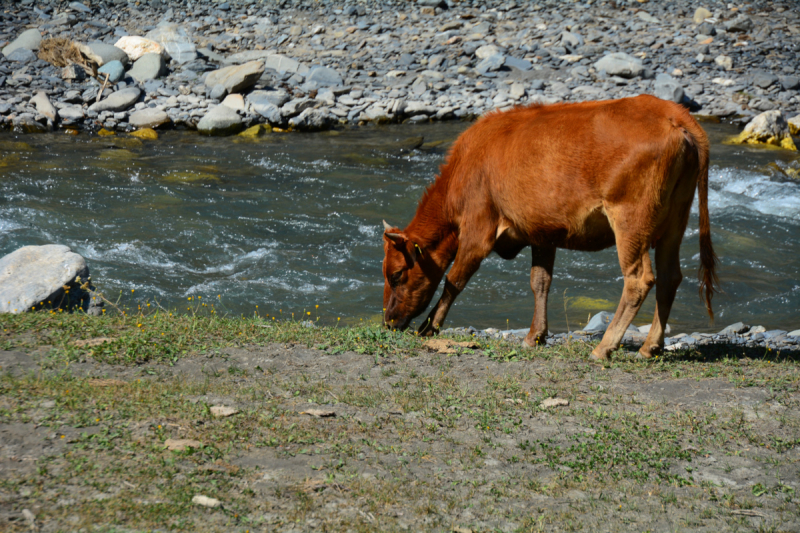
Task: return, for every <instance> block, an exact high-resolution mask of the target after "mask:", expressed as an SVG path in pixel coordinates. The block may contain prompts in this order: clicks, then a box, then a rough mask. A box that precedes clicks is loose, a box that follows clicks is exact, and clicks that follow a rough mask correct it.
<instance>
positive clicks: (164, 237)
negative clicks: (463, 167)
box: [0, 122, 800, 331]
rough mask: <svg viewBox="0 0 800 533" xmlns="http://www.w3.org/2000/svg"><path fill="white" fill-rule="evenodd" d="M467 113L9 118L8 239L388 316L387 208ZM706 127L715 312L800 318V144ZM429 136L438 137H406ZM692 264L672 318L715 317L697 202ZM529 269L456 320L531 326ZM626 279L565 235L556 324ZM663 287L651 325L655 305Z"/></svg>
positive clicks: (415, 193)
mask: <svg viewBox="0 0 800 533" xmlns="http://www.w3.org/2000/svg"><path fill="white" fill-rule="evenodd" d="M468 126H469V124H467V123H460V122H459V123H443V124H434V125H417V126H407V125H403V126H385V127H368V128H361V129H354V130H346V131H341V132H326V133H316V134H279V133H273V134H268V135H265V136H263V137H260V138H258V139H257V140H244V139H242V138H239V137H231V138H205V137H200V136H198V135H196V134H194V133H188V132H167V133H163V134H162V135H161V138H160V139H159V140H158V141H140V140H138V139H134V138H131V137H125V136H119V137H98V136H90V135H85V134H83V135H80V136H77V137H71V136H68V135H64V134H57V133H53V134H46V135H38V136H33V135H28V136H17V135H14V134H12V133H9V132H4V133H0V255H3V254H6V253H9V252H11V251H13V250H15V249H17V248H18V247H20V246H24V245H29V244H48V243H59V244H66V245H68V246H70V247H72V249H73V250H74V251H76V252H78V253H80V254H81V255H83V256H84V257H85V258H86V259H87V261H88V263H89V266H90V268H91V271H92V277H93V280H94V281H95V283H96V285H97V286H98V288H99V289H100V290H102V291H103V292H104V293H105V294H106V295H107V296H110V297H112V299H116V298H117V297H119V298H121V301H122V303H124V304H126V305H128V306H132V307H133V308H135V307H136V305H146V304H147V303H150V304H151V305H152V306H153V307H154V306H155V305H156V303H158V305H161V306H163V307H165V308H169V309H176V308H177V309H179V310H180V309H185V308H187V307H189V306H194V305H197V304H198V303H199V304H201V305H202V303H207V304H208V305H210V304H214V305H215V308H216V309H217V311H218V312H220V313H229V314H233V315H239V314H252V313H254V312H258V313H259V314H260V315H262V316H263V315H267V314H269V315H278V316H283V317H285V318H290V317H291V316H292V313H294V317H295V319H299V318H300V317H301V316H303V317H305V318H309V317H310V318H311V319H314V320H316V319H319V320H320V322H322V323H329V324H330V323H336V322H337V318H338V317H341V319H342V322H343V323H353V322H359V321H361V320H364V321H368V320H376V319H377V318H378V317H379V316H380V312H381V304H382V301H381V299H382V290H383V280H382V277H381V260H382V256H383V251H382V239H381V232H382V225H381V219H384V218H385V219H386V220H388V221H389V222H391V223H392V224H396V225H400V226H403V225H405V224H406V223H407V222H408V221H409V220H410V219H411V217H412V216H413V214H414V210H415V207H416V203H417V200H418V199H419V197H420V195H421V194H422V192H423V190H424V187H425V186H426V185H427V184H429V183H430V182H431V181H432V179H433V176H434V174H435V173H436V172H437V169H438V166H439V165H440V164H441V163H442V161H443V159H444V155H445V153H446V150H447V147H448V146H449V144H450V143H451V142H452V141H453V140H454V139H455V138H456V137H457V136H458V134H459V133H460V132H461V131H463V130H464V129H465V128H467V127H468ZM704 127H705V128H706V129H707V131H708V132H709V135H710V137H711V139H712V141H713V148H712V165H713V167H712V170H711V179H710V187H711V191H710V193H709V195H710V206H711V221H712V231H713V238H714V243H715V247H716V251H717V254H718V255H719V256H720V260H721V265H720V268H719V275H720V280H721V283H722V289H723V291H724V292H723V293H722V294H719V295H717V296H716V297H715V299H714V307H715V309H716V312H717V317H718V320H717V324H718V325H720V326H724V325H726V324H728V323H731V322H735V321H738V320H743V321H745V322H749V323H751V324H764V325H767V326H769V327H781V328H785V329H794V328H797V327H800V313H798V308H800V275H799V272H798V271H799V270H800V183H799V182H797V181H792V180H791V179H789V178H787V177H785V176H783V175H782V173H781V172H780V171H779V170H777V168H778V167H781V168H785V167H786V165H787V164H789V163H791V164H794V165H796V162H794V163H792V161H793V158H794V157H795V156H794V154H791V153H789V152H785V151H780V150H768V149H763V148H754V147H752V148H751V147H733V146H727V145H723V144H722V143H721V141H722V139H724V138H725V137H726V136H728V135H732V134H734V133H736V130H735V128H733V127H731V126H725V125H720V124H708V123H707V124H704ZM419 136H424V139H425V144H424V145H423V146H422V147H421V148H420V149H418V150H408V148H409V146H413V145H414V144H415V143H414V142H413V140H410V138H413V137H419ZM770 167H771V168H770ZM681 265H682V268H683V270H684V275H685V277H686V279H685V281H684V282H683V284H682V285H681V287H680V289H679V290H678V296H677V300H676V305H675V307H674V308H673V313H672V317H671V323H672V324H673V325H674V326H678V327H677V329H678V330H683V331H704V330H708V329H709V328H711V326H710V325H709V322H708V318H707V316H706V315H705V309H704V306H703V305H702V303H701V301H700V299H699V297H698V295H697V289H696V287H697V282H696V279H695V273H696V270H697V265H698V245H697V210H696V206H695V209H694V213H693V215H692V218H691V220H690V222H689V228H688V229H687V232H686V237H685V239H684V244H683V247H682V249H681ZM529 268H530V254H529V252H527V251H523V252H522V253H521V254H520V255H519V256H518V257H517V259H515V260H513V261H505V260H503V259H501V258H499V257H497V256H496V255H492V256H490V257H489V258H488V259H487V260H486V261H484V263H483V266H482V267H481V269H480V271H479V272H478V273H477V275H476V276H475V277H474V278H473V280H472V281H471V282H470V284H469V286H468V287H467V290H466V291H464V293H462V295H461V296H460V297H459V300H458V301H457V303H456V305H455V306H454V308H453V309H452V311H451V313H450V316H449V317H448V323H449V324H451V325H473V326H476V327H480V328H485V327H499V328H505V327H507V326H508V327H512V328H520V327H527V326H528V325H529V323H530V319H531V316H532V312H533V296H532V294H531V292H530V288H529V282H528V276H529ZM132 290H133V291H134V292H131V291H132ZM621 290H622V277H621V273H620V270H619V264H618V262H617V257H616V251H615V249H613V248H612V249H609V250H605V251H603V252H598V253H580V252H569V251H563V250H560V251H559V252H558V255H557V258H556V269H555V276H554V280H553V285H552V290H551V300H550V312H549V316H550V324H551V329H552V330H554V331H558V330H564V329H566V328H567V322H569V327H570V328H571V329H575V328H576V327H578V326H580V325H581V324H585V323H586V320H587V317H588V316H589V314H590V313H595V312H597V311H600V310H609V311H613V310H614V309H615V308H616V304H617V302H618V300H619V297H620V294H621ZM654 293H655V291H653V293H652V294H651V295H650V296H649V297H648V300H647V302H646V303H645V306H644V308H643V311H642V313H640V315H639V316H638V317H637V320H636V323H637V324H644V323H649V322H650V320H651V318H652V312H653V308H654ZM198 297H202V299H201V300H198V299H197V298H198ZM189 298H192V300H191V301H189V300H188V299H189ZM317 306H318V307H317ZM308 313H310V315H309V314H308Z"/></svg>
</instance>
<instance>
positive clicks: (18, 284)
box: [0, 244, 89, 314]
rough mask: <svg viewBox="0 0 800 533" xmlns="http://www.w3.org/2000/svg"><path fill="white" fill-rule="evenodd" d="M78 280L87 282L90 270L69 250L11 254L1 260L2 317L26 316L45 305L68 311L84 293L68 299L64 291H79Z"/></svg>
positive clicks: (28, 248)
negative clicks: (69, 305)
mask: <svg viewBox="0 0 800 533" xmlns="http://www.w3.org/2000/svg"><path fill="white" fill-rule="evenodd" d="M76 276H80V278H81V280H86V279H87V278H88V277H89V267H87V266H86V261H84V259H83V257H81V256H80V255H78V254H76V253H73V252H72V251H70V249H69V247H68V246H61V245H58V244H49V245H46V246H25V247H23V248H20V249H18V250H16V251H14V252H11V253H10V254H8V255H6V256H5V257H2V258H0V313H17V314H18V313H23V312H25V311H30V310H31V308H32V307H33V306H36V307H39V306H40V305H41V304H42V303H44V305H45V306H47V307H61V306H62V305H64V306H65V307H66V304H70V303H73V302H74V300H70V298H74V297H76V296H78V295H77V294H76V293H78V292H80V291H79V290H74V291H71V292H73V294H70V295H66V294H65V292H64V288H63V287H64V286H69V287H71V288H72V287H75V278H76ZM79 284H80V283H78V285H79ZM75 289H77V287H75ZM47 302H51V303H50V304H48V303H47Z"/></svg>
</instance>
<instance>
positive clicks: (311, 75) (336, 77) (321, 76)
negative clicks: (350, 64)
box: [306, 67, 342, 87]
mask: <svg viewBox="0 0 800 533" xmlns="http://www.w3.org/2000/svg"><path fill="white" fill-rule="evenodd" d="M306 82H307V83H316V84H317V85H318V86H319V87H333V86H336V85H342V76H341V75H340V74H339V73H338V72H336V71H335V70H334V69H332V68H329V67H313V68H312V69H311V70H309V71H308V74H307V75H306Z"/></svg>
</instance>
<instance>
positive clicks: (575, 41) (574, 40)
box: [561, 31, 584, 48]
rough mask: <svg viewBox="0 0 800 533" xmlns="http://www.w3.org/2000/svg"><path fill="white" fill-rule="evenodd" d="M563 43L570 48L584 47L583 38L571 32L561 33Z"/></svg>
mask: <svg viewBox="0 0 800 533" xmlns="http://www.w3.org/2000/svg"><path fill="white" fill-rule="evenodd" d="M561 43H562V44H564V45H566V46H569V47H570V48H577V47H579V46H583V43H584V41H583V37H581V36H580V35H578V34H577V33H573V32H571V31H562V32H561Z"/></svg>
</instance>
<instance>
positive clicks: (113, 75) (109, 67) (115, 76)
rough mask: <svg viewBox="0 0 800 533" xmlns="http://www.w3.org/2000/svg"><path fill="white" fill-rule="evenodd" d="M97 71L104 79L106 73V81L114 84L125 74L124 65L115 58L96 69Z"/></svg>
mask: <svg viewBox="0 0 800 533" xmlns="http://www.w3.org/2000/svg"><path fill="white" fill-rule="evenodd" d="M97 73H98V74H100V77H101V79H104V78H105V75H106V74H108V82H109V83H114V84H116V83H117V82H118V81H119V80H121V79H122V77H123V76H124V75H125V67H124V65H123V64H122V63H121V62H120V61H117V60H116V59H115V60H114V61H109V62H108V63H106V64H105V65H103V66H102V67H100V68H99V69H97Z"/></svg>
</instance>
